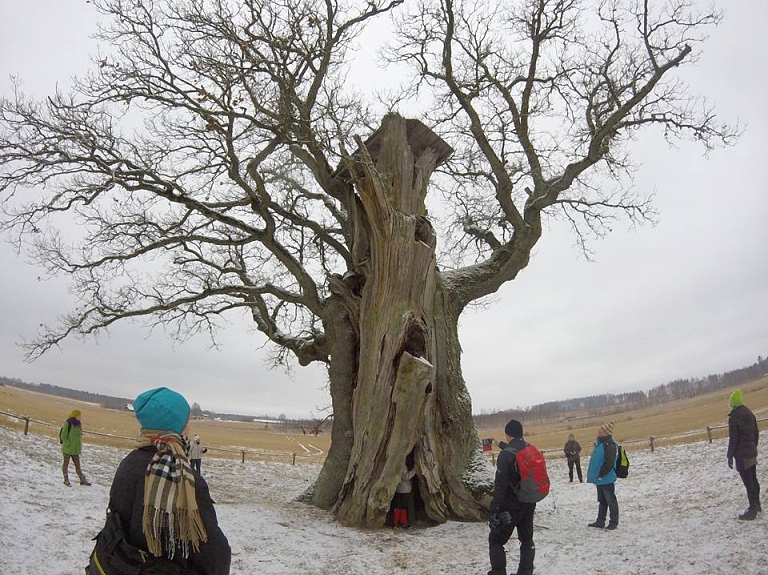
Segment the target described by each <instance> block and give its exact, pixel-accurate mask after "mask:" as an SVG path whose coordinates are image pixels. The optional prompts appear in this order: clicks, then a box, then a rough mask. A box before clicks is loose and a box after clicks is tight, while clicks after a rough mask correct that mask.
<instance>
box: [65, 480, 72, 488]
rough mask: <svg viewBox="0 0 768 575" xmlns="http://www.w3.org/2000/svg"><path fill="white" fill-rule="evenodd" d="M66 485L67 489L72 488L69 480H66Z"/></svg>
mask: <svg viewBox="0 0 768 575" xmlns="http://www.w3.org/2000/svg"><path fill="white" fill-rule="evenodd" d="M64 485H66V486H67V487H72V484H71V483H70V482H69V479H65V480H64Z"/></svg>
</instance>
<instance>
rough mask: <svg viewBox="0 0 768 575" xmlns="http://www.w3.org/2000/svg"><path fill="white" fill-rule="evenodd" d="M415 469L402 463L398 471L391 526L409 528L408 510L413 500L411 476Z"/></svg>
mask: <svg viewBox="0 0 768 575" xmlns="http://www.w3.org/2000/svg"><path fill="white" fill-rule="evenodd" d="M415 475H416V471H415V470H413V469H409V468H408V465H407V464H406V463H403V469H402V470H401V471H400V481H399V482H398V484H397V487H396V488H395V501H394V509H393V510H392V526H393V527H402V528H403V529H408V528H410V526H411V524H410V522H409V521H408V510H409V509H410V508H411V505H412V502H413V478H414V476H415Z"/></svg>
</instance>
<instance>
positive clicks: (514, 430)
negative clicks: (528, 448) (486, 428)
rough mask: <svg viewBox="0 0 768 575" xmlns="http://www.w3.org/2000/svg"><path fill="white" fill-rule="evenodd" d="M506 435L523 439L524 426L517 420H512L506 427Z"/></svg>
mask: <svg viewBox="0 0 768 575" xmlns="http://www.w3.org/2000/svg"><path fill="white" fill-rule="evenodd" d="M504 433H506V434H507V435H508V436H509V437H522V436H523V424H522V423H520V422H519V421H518V420H516V419H510V420H509V423H507V425H506V426H505V427H504Z"/></svg>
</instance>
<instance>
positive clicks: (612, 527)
mask: <svg viewBox="0 0 768 575" xmlns="http://www.w3.org/2000/svg"><path fill="white" fill-rule="evenodd" d="M617 527H618V524H616V523H609V524H608V526H607V527H606V528H605V530H606V531H613V530H614V529H616V528H617Z"/></svg>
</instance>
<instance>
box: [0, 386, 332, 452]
mask: <svg viewBox="0 0 768 575" xmlns="http://www.w3.org/2000/svg"><path fill="white" fill-rule="evenodd" d="M73 409H79V410H80V411H81V412H82V415H81V421H82V423H83V431H84V435H83V441H84V442H85V443H86V444H87V443H98V444H103V445H113V446H122V447H130V446H131V444H132V440H133V439H134V438H136V436H137V435H138V431H139V425H138V422H137V421H136V418H135V417H134V415H133V413H132V412H130V411H118V410H114V409H106V408H104V407H101V406H100V405H96V404H93V403H87V402H83V401H76V400H73V399H68V398H61V397H55V396H52V395H48V394H43V393H37V392H33V391H27V390H24V389H19V388H16V387H11V386H3V387H0V411H4V412H8V413H13V414H18V415H21V416H26V417H29V418H30V419H32V420H36V421H41V422H43V423H42V424H40V423H35V422H34V421H32V422H31V423H30V432H32V433H38V434H43V435H48V436H50V437H57V436H58V433H59V429H60V428H61V426H62V425H63V424H64V422H65V421H66V418H67V415H69V413H70V412H71V411H72V410H73ZM0 425H4V426H6V427H15V428H17V429H20V428H23V426H24V422H23V421H20V420H13V419H11V418H8V417H5V416H0ZM189 433H190V435H195V434H197V435H199V436H200V437H201V438H202V440H203V443H204V444H205V445H208V446H210V447H209V452H208V453H209V454H210V455H217V456H223V457H232V458H238V459H239V458H240V457H241V456H242V455H241V451H242V450H245V451H246V452H247V454H246V457H247V458H248V459H263V460H277V461H285V462H288V461H292V460H293V454H294V453H295V454H296V455H297V462H302V461H312V462H317V461H322V458H323V457H324V455H325V453H326V452H327V451H328V447H329V445H330V436H329V435H320V436H317V437H314V436H311V435H303V434H301V433H299V434H295V433H280V432H277V431H273V430H271V429H269V428H267V426H266V425H265V424H263V423H261V424H259V423H245V422H233V421H212V420H193V421H192V422H190V427H189ZM95 434H110V435H116V436H119V437H117V438H114V437H104V436H101V435H95Z"/></svg>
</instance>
